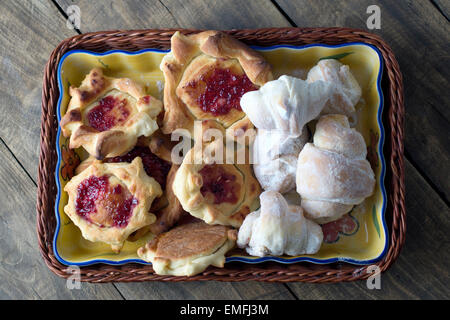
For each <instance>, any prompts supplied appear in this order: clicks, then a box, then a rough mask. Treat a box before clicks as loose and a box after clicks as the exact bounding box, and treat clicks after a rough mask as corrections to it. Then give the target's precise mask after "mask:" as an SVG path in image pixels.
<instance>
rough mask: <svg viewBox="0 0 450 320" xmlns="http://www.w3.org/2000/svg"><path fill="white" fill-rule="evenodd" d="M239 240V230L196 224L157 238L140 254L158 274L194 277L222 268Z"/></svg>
mask: <svg viewBox="0 0 450 320" xmlns="http://www.w3.org/2000/svg"><path fill="white" fill-rule="evenodd" d="M236 238H237V233H236V230H232V229H230V228H228V227H225V226H221V225H208V224H206V223H204V222H203V221H201V222H193V223H189V224H184V225H182V226H178V227H176V228H174V229H172V230H170V231H168V232H166V233H162V234H160V235H158V236H156V237H155V238H154V239H153V240H151V241H150V242H149V243H147V244H146V245H145V246H144V247H141V248H139V249H138V252H137V253H138V256H139V257H141V258H142V259H144V260H145V261H149V262H152V264H153V269H154V270H155V272H156V273H157V274H172V275H178V276H181V275H184V276H191V275H194V274H197V273H199V272H202V271H203V270H205V269H206V268H207V267H208V266H209V265H214V266H216V267H223V265H224V263H225V254H226V252H227V251H229V250H230V249H232V248H233V247H234V246H235V243H236Z"/></svg>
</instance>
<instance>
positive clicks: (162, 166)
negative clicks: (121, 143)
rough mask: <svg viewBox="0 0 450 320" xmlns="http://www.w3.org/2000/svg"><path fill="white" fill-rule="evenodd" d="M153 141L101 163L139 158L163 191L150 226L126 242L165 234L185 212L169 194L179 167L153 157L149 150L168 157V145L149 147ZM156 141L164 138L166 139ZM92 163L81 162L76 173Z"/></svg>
mask: <svg viewBox="0 0 450 320" xmlns="http://www.w3.org/2000/svg"><path fill="white" fill-rule="evenodd" d="M152 138H153V136H152V137H151V139H142V138H140V139H139V141H138V145H137V146H136V147H135V148H133V150H131V151H130V152H128V153H127V154H125V155H123V156H118V157H113V158H106V159H103V162H104V163H121V162H128V163H131V162H132V161H133V160H134V159H135V158H136V157H140V158H141V159H142V163H143V166H144V170H145V172H146V173H147V175H148V176H150V177H152V178H154V179H155V180H156V181H157V182H158V183H159V184H160V186H161V188H162V190H163V194H162V195H161V196H160V197H158V198H156V199H155V200H154V201H153V203H152V206H151V210H150V211H151V212H153V213H154V214H155V215H156V221H155V222H154V223H152V224H151V225H148V226H145V227H143V228H141V229H139V230H137V231H136V232H134V233H132V234H131V235H130V237H129V238H128V240H129V241H136V240H138V239H139V238H141V237H142V236H144V235H145V234H146V233H148V232H152V233H153V234H159V233H161V232H164V231H167V230H168V229H169V228H170V227H172V226H173V225H174V224H175V223H176V222H177V221H178V220H179V219H180V217H181V216H182V215H183V214H184V213H185V211H184V210H183V208H182V207H181V204H180V202H179V201H178V199H177V198H176V197H175V195H174V194H173V191H172V184H173V179H174V177H175V173H176V172H177V170H178V166H177V165H175V164H171V163H170V162H169V161H166V160H164V159H162V158H161V157H160V156H156V155H155V154H154V153H153V151H151V150H150V149H152V150H154V151H156V152H158V153H159V155H161V156H165V155H167V153H168V154H170V149H169V148H168V147H167V145H159V144H158V143H155V145H152V142H155V140H154V139H152ZM159 138H161V139H165V137H164V138H163V137H159ZM149 144H150V148H149ZM152 147H153V148H152ZM169 160H170V157H169ZM94 161H95V158H94V157H89V158H88V159H86V160H85V161H83V162H82V163H81V164H80V165H79V166H78V168H77V173H79V172H81V171H82V170H84V169H86V168H87V167H88V166H89V165H90V164H92V163H93V162H94Z"/></svg>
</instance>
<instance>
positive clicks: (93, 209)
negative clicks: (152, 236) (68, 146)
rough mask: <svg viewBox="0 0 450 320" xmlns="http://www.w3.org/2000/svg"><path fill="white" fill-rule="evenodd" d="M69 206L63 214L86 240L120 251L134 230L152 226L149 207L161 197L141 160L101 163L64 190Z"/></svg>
mask: <svg viewBox="0 0 450 320" xmlns="http://www.w3.org/2000/svg"><path fill="white" fill-rule="evenodd" d="M64 191H66V192H67V193H68V197H69V199H68V203H67V205H66V206H65V207H64V212H65V213H66V214H67V215H68V216H69V218H70V219H71V220H72V221H73V223H74V224H75V225H76V226H77V227H78V228H80V230H81V233H82V235H83V237H84V238H85V239H87V240H90V241H93V242H104V243H107V244H109V245H111V248H112V249H113V251H115V252H118V251H120V249H121V248H122V246H123V243H124V241H125V240H126V239H127V238H128V236H129V235H130V234H131V233H133V232H134V231H136V230H138V229H140V228H142V227H145V226H147V225H150V224H152V223H153V222H154V221H155V220H156V217H155V215H154V214H153V213H150V212H149V210H150V207H151V205H152V202H153V200H154V199H155V198H156V197H160V196H161V195H162V190H161V187H160V185H159V184H158V183H157V182H156V180H155V179H153V178H151V177H149V176H148V175H147V174H146V173H145V170H144V167H143V164H142V160H141V158H139V157H137V158H135V159H134V160H133V161H132V162H131V163H102V162H100V161H98V160H94V161H92V163H91V164H90V165H89V166H88V167H87V168H86V169H84V170H83V171H82V172H81V173H79V174H78V175H76V176H74V177H73V178H72V179H71V180H70V181H69V182H68V183H67V184H66V186H65V187H64Z"/></svg>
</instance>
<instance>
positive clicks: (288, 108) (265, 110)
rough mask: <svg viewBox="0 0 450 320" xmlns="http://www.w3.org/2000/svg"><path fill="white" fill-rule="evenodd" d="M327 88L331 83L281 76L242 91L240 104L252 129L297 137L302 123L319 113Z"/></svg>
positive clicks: (324, 100) (326, 96)
mask: <svg viewBox="0 0 450 320" xmlns="http://www.w3.org/2000/svg"><path fill="white" fill-rule="evenodd" d="M330 90H331V85H330V84H329V83H327V82H324V81H316V82H314V83H307V82H306V81H304V80H301V79H298V78H295V77H291V76H286V75H283V76H281V77H280V78H278V80H273V81H270V82H267V83H266V84H265V85H263V86H262V87H261V88H260V89H259V90H258V91H251V92H247V93H245V94H244V95H243V96H242V98H241V107H242V110H243V111H244V112H245V114H246V115H247V117H248V118H249V119H250V120H251V122H252V123H253V124H254V125H255V127H256V128H258V129H263V130H278V131H283V132H285V133H289V134H291V135H294V136H299V135H301V134H302V130H303V127H304V126H305V124H307V123H308V122H309V121H311V120H313V119H315V118H317V117H318V116H319V114H320V112H321V111H322V109H323V108H324V106H325V104H326V103H327V101H328V99H329V95H330V93H331V91H330Z"/></svg>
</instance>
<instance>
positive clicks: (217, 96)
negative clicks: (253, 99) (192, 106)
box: [197, 69, 258, 116]
mask: <svg viewBox="0 0 450 320" xmlns="http://www.w3.org/2000/svg"><path fill="white" fill-rule="evenodd" d="M201 80H202V81H205V83H206V88H205V91H204V92H203V93H202V94H201V95H200V96H199V97H198V99H197V102H198V104H199V105H200V107H201V108H202V110H203V111H204V112H210V113H212V114H213V115H215V116H218V115H225V114H228V113H229V112H230V110H231V109H233V108H234V109H236V110H239V111H241V110H242V109H241V103H240V101H241V97H242V96H243V95H244V93H246V92H248V91H253V90H257V89H258V88H257V87H256V86H255V85H254V84H253V83H252V82H251V81H250V79H249V78H248V77H247V76H246V75H245V74H243V75H235V74H233V73H232V72H231V71H230V70H229V69H215V70H214V71H213V72H212V73H211V74H210V75H209V76H208V77H207V78H206V80H205V79H203V78H202V79H201Z"/></svg>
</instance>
